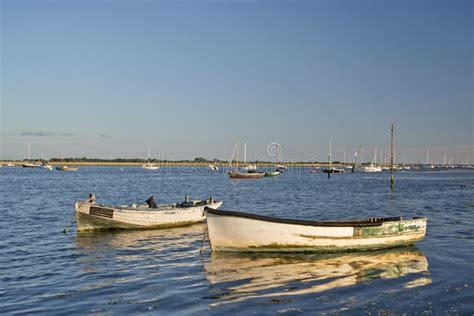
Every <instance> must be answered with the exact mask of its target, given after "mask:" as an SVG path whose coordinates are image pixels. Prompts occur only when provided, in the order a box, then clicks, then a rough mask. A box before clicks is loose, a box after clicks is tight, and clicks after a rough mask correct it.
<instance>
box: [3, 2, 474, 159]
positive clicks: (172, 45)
mask: <svg viewBox="0 0 474 316" xmlns="http://www.w3.org/2000/svg"><path fill="white" fill-rule="evenodd" d="M0 3H1V7H0V8H1V80H2V85H1V141H2V144H1V150H2V152H1V156H2V158H4V159H11V158H23V157H26V153H27V143H28V142H30V143H31V149H32V156H40V155H41V153H43V155H44V156H45V157H52V156H55V157H58V156H67V157H69V156H87V157H101V158H112V157H144V156H146V153H147V148H148V147H150V149H151V152H152V156H157V155H158V153H161V155H162V156H163V157H164V158H168V159H186V158H190V159H192V158H194V157H199V156H204V157H207V158H222V159H228V158H230V155H231V154H232V148H233V146H234V143H235V141H236V140H240V141H242V142H243V141H246V142H247V149H248V154H249V156H250V157H255V156H257V155H258V156H259V157H260V159H266V158H268V156H267V154H266V147H267V144H268V143H270V142H272V141H277V142H279V143H280V144H281V146H282V148H283V150H282V151H283V153H282V154H283V158H286V159H292V160H308V159H320V160H323V159H326V157H327V151H328V142H329V140H330V139H331V140H332V144H333V156H334V158H335V159H339V160H342V159H343V152H346V155H347V156H348V157H349V156H352V154H349V152H353V151H354V150H356V149H357V148H358V147H359V145H361V146H362V148H363V155H364V160H371V159H372V156H373V152H374V147H378V148H383V150H384V152H383V155H385V154H386V153H387V152H388V151H387V148H388V147H389V141H390V138H389V136H390V135H389V125H390V123H391V122H393V123H395V127H396V148H397V159H398V160H402V157H405V160H406V161H407V162H408V161H423V162H424V161H425V159H426V158H425V157H426V150H427V149H429V150H430V153H431V159H433V160H434V161H435V162H436V161H441V159H442V156H443V155H446V156H447V157H453V159H454V160H455V161H458V160H461V161H464V162H465V161H467V160H470V162H473V138H474V136H473V122H474V114H473V86H474V80H473V38H474V36H473V35H474V34H473V2H472V1H447V0H446V1H436V0H433V1H416V0H415V1H405V0H399V1H388V0H385V1H369V0H366V1H362V0H361V1H348V0H346V1H326V0H325V1H105V0H101V1H99V0H97V1H86V0H83V1H41V0H38V1H33V0H30V1H22V0H20V1H10V0H0Z"/></svg>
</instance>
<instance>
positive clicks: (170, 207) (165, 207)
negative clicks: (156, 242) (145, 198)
mask: <svg viewBox="0 0 474 316" xmlns="http://www.w3.org/2000/svg"><path fill="white" fill-rule="evenodd" d="M202 202H204V201H202ZM221 202H222V201H220V200H214V202H213V203H214V204H218V203H221ZM76 203H79V204H81V205H86V204H87V205H89V207H96V208H102V209H109V210H114V211H117V212H131V213H141V212H142V213H147V214H150V213H158V212H167V211H176V210H178V211H183V210H189V209H194V208H199V207H204V208H206V207H208V205H209V204H210V203H209V202H208V203H207V204H204V203H203V204H197V205H189V206H181V205H179V204H177V203H173V204H159V205H157V206H158V207H157V208H152V207H143V208H138V207H131V206H130V205H104V204H95V203H90V202H85V201H77V202H76ZM221 205H222V204H221ZM76 212H80V211H77V210H76ZM80 213H84V212H80Z"/></svg>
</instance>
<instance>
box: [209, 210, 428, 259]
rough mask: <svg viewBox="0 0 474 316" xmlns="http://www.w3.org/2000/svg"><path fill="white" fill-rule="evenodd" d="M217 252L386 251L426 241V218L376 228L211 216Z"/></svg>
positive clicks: (384, 224)
mask: <svg viewBox="0 0 474 316" xmlns="http://www.w3.org/2000/svg"><path fill="white" fill-rule="evenodd" d="M207 223H208V227H209V238H210V242H211V247H212V249H213V250H215V251H239V252H242V251H243V252H339V251H359V250H375V249H386V248H393V247H399V246H406V245H411V244H413V243H415V242H416V241H419V240H422V239H423V238H424V237H425V232H426V218H419V219H412V220H403V221H394V222H384V223H383V224H382V225H380V226H372V227H321V226H302V225H295V224H285V223H275V222H267V221H261V220H256V219H250V218H242V217H233V216H221V215H215V214H212V213H209V212H208V214H207Z"/></svg>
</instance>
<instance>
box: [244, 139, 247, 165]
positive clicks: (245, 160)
mask: <svg viewBox="0 0 474 316" xmlns="http://www.w3.org/2000/svg"><path fill="white" fill-rule="evenodd" d="M246 163H247V143H244V164H246Z"/></svg>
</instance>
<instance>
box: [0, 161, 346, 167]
mask: <svg viewBox="0 0 474 316" xmlns="http://www.w3.org/2000/svg"><path fill="white" fill-rule="evenodd" d="M31 162H33V163H39V162H38V161H33V160H32V161H31ZM0 163H1V164H3V165H5V164H7V163H12V164H14V165H15V166H17V167H18V166H19V167H21V165H22V164H25V163H27V161H8V160H5V161H0ZM144 163H145V162H112V161H110V162H94V161H87V162H85V161H80V162H79V161H67V162H66V161H49V162H48V164H50V165H52V166H97V167H141V166H142V165H143V164H144ZM150 163H152V164H153V165H157V166H160V167H166V166H169V167H208V166H209V165H215V166H218V167H224V166H228V165H229V162H186V161H183V162H150ZM247 164H255V162H248V163H247ZM279 164H282V165H285V166H289V167H290V166H298V167H319V166H327V165H328V163H324V162H321V163H319V162H318V163H316V162H311V163H310V162H307V163H303V162H284V163H279ZM232 165H235V163H232ZM239 165H240V166H243V165H244V164H243V163H239ZM257 165H258V166H264V167H271V166H273V165H275V163H271V162H262V163H257ZM332 165H333V166H343V165H351V164H338V163H333V164H332Z"/></svg>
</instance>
